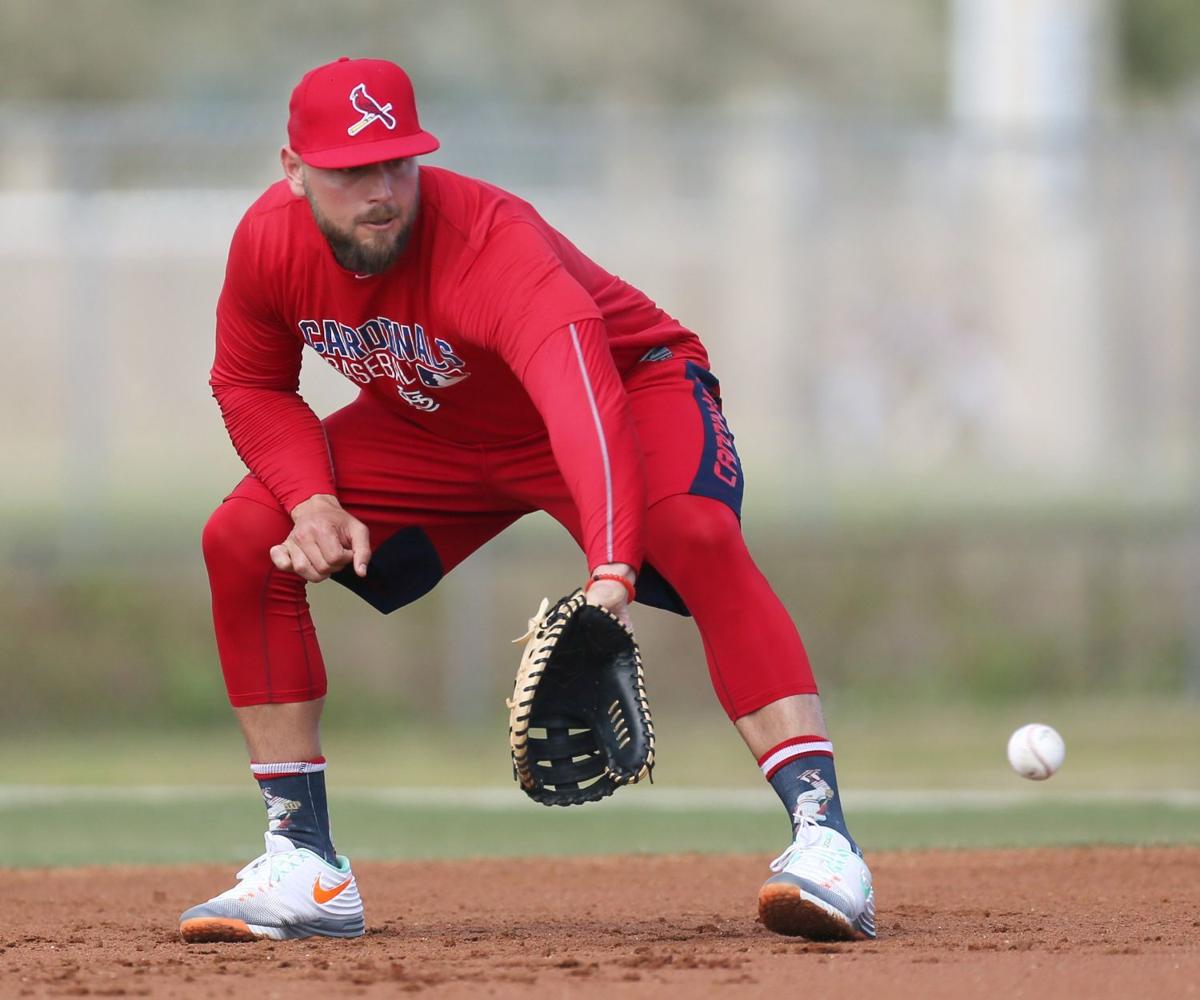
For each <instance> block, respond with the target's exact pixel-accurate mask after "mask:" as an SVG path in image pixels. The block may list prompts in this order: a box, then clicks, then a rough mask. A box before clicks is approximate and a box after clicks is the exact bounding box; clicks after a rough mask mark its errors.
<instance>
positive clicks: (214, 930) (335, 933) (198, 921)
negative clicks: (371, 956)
mask: <svg viewBox="0 0 1200 1000" xmlns="http://www.w3.org/2000/svg"><path fill="white" fill-rule="evenodd" d="M365 930H366V928H365V927H364V925H363V921H362V918H361V917H360V918H359V919H358V921H357V923H351V924H350V925H349V926H345V925H343V926H342V927H338V928H334V927H330V926H329V925H328V924H291V925H289V926H287V927H263V926H259V925H258V924H248V923H246V921H244V920H238V919H236V918H234V917H192V918H190V919H188V920H184V921H182V922H181V923H180V925H179V936H180V937H181V938H183V940H184V941H185V942H186V943H187V944H204V943H210V942H214V941H235V942H236V941H264V940H272V941H293V940H298V939H300V938H310V937H338V938H354V937H362V936H363V933H364V932H365Z"/></svg>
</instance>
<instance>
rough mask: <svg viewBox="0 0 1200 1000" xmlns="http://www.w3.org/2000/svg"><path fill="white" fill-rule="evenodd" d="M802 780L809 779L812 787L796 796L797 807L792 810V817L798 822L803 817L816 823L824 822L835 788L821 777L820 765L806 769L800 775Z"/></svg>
mask: <svg viewBox="0 0 1200 1000" xmlns="http://www.w3.org/2000/svg"><path fill="white" fill-rule="evenodd" d="M800 780H801V781H807V782H808V783H809V784H810V785H812V788H810V789H809V790H808V791H807V792H801V793H800V794H799V795H798V796H797V797H796V808H795V809H794V810H793V812H792V819H793V820H795V821H796V822H797V823H799V822H800V820H801V818H807V819H810V820H812V821H814V822H816V823H824V822H825V814H826V812H827V810H828V809H829V803H830V802H832V801H833V796H834V791H833V788H832V787H830V785H829V783H828V782H827V781H826V780H825V779H824V778H823V777H821V769H820V768H819V767H810V768H809V769H808V770H807V771H804V772H803V773H802V774H801V775H800Z"/></svg>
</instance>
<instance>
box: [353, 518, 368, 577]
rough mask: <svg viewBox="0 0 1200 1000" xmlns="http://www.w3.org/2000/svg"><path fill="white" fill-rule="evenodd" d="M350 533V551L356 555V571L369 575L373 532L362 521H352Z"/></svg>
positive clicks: (362, 574) (361, 574) (360, 574)
mask: <svg viewBox="0 0 1200 1000" xmlns="http://www.w3.org/2000/svg"><path fill="white" fill-rule="evenodd" d="M348 534H349V535H350V551H351V553H352V554H353V557H354V572H355V573H357V574H358V575H359V576H366V575H367V563H369V562H370V561H371V533H370V532H369V531H368V530H367V526H366V525H365V524H363V523H362V521H358V520H355V521H351V522H350V527H349V531H348Z"/></svg>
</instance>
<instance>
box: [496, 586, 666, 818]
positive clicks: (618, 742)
mask: <svg viewBox="0 0 1200 1000" xmlns="http://www.w3.org/2000/svg"><path fill="white" fill-rule="evenodd" d="M513 641H514V642H524V643H525V654H524V656H522V657H521V666H520V667H519V668H518V670H517V681H516V684H515V686H514V687H513V696H512V698H511V700H509V702H508V707H509V717H508V738H509V743H510V745H511V747H512V760H513V777H515V778H516V779H517V781H518V782H520V784H521V788H522V789H524V791H525V793H526V794H527V795H528V796H529V797H530V798H532V799H534V800H535V801H537V802H541V803H542V804H543V805H547V806H571V805H577V804H579V803H581V802H595V801H597V800H599V799H602V798H604V797H605V796H607V795H611V794H612V793H613V792H614V791H615V790H616V789H617V788H618V787H619V786H621V785H632V784H633V783H634V782H636V781H640V780H641V779H642V778H645V777H647V776H648V775H649V774H650V772H651V770H652V769H653V767H654V726H653V725H652V723H651V722H650V706H649V705H648V704H647V703H646V688H645V683H644V679H643V676H642V656H641V653H640V652H639V651H638V646H637V643H636V642H635V641H634V638H633V633H632V632H631V631H630V630H629V629H628V628H627V627H626V626H625V625H623V624H622V623H621V622H620V621H619V620H618V619H617V618H616V616H614V615H612V614H611V613H609V612H608V611H606V610H605V609H604V608H598V607H596V606H595V605H592V604H588V603H587V601H586V600H585V599H584V596H583V591H582V590H577V591H575V593H573V594H571V595H569V596H567V597H564V598H562V599H561V600H560V601H558V603H557V604H555V605H554V606H553V607H551V606H550V602H549V601H548V600H543V601H542V604H541V607H539V608H538V612H537V615H536V616H535V617H533V618H531V619H530V620H529V631H528V632H526V633H525V635H523V636H521V638H519V639H514V640H513Z"/></svg>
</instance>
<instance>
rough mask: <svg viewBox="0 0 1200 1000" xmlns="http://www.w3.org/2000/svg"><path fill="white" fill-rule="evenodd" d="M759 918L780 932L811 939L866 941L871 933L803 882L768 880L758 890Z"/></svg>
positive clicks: (764, 923) (771, 929) (764, 924)
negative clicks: (859, 928)
mask: <svg viewBox="0 0 1200 1000" xmlns="http://www.w3.org/2000/svg"><path fill="white" fill-rule="evenodd" d="M758 919H759V920H761V921H762V924H763V926H764V927H766V928H767V930H769V931H774V932H775V933H776V934H786V935H788V936H789V937H803V938H808V940H810V941H865V940H867V935H866V934H863V933H862V932H861V931H858V930H855V928H854V926H853V925H852V924H851V923H850V921H849V920H847V919H846V916H845V914H843V913H840V912H839V911H838V910H836V909H835V908H834V907H833V906H831V905H830V904H829V903H826V902H825V901H824V900H823V899H818V898H817V897H816V896H813V895H811V894H809V893H807V892H805V891H804V890H803V889H801V888H800V887H799V886H796V885H788V884H787V883H778V882H773V883H768V884H767V885H764V886H763V887H762V889H761V890H759V893H758Z"/></svg>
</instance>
